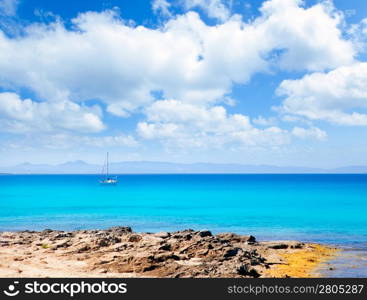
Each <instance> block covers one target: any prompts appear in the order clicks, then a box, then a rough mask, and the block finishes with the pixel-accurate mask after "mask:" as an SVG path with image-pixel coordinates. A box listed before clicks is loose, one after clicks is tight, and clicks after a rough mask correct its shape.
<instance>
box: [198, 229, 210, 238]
mask: <svg viewBox="0 0 367 300" xmlns="http://www.w3.org/2000/svg"><path fill="white" fill-rule="evenodd" d="M199 236H200V237H206V236H212V233H211V232H210V231H209V230H201V231H199Z"/></svg>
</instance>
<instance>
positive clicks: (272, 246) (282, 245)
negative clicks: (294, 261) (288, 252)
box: [269, 244, 288, 249]
mask: <svg viewBox="0 0 367 300" xmlns="http://www.w3.org/2000/svg"><path fill="white" fill-rule="evenodd" d="M269 248H271V249H288V245H287V244H275V245H271V246H269Z"/></svg>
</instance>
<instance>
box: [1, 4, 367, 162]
mask: <svg viewBox="0 0 367 300" xmlns="http://www.w3.org/2000/svg"><path fill="white" fill-rule="evenodd" d="M366 42H367V2H366V1H360V0H349V1H344V0H334V1H328V0H325V1H316V0H313V1H302V0H268V1H259V0H253V1H249V0H246V1H242V0H172V1H168V0H153V1H148V0H139V1H130V0H106V1H104V0H90V1H84V0H78V1H75V0H74V1H47V0H0V166H6V165H12V164H17V163H22V162H25V161H29V162H32V163H62V162H65V161H70V160H78V159H82V160H85V161H87V162H93V163H100V162H101V161H103V158H104V154H105V152H106V151H110V152H111V155H112V160H114V161H132V160H151V161H170V162H217V163H218V162H219V163H244V164H273V165H282V166H284V165H288V166H290V165H292V166H313V167H338V166H344V165H367V155H366V153H367V56H366V51H367V45H366Z"/></svg>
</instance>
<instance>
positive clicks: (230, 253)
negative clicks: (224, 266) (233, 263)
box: [223, 248, 241, 258]
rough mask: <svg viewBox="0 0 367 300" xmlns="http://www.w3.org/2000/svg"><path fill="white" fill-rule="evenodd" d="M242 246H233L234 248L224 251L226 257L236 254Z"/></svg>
mask: <svg viewBox="0 0 367 300" xmlns="http://www.w3.org/2000/svg"><path fill="white" fill-rule="evenodd" d="M240 250H241V249H240V248H233V249H228V250H227V251H226V252H225V253H224V255H223V256H224V257H225V258H228V257H233V256H236V255H237V253H238V252H239V251H240Z"/></svg>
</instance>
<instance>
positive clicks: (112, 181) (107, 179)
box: [99, 152, 117, 185]
mask: <svg viewBox="0 0 367 300" xmlns="http://www.w3.org/2000/svg"><path fill="white" fill-rule="evenodd" d="M108 171H109V170H108V152H107V157H106V161H105V163H104V165H103V168H102V176H103V179H101V180H100V181H99V183H100V184H111V185H112V184H116V183H117V176H114V177H111V176H110V175H109V174H108Z"/></svg>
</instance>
